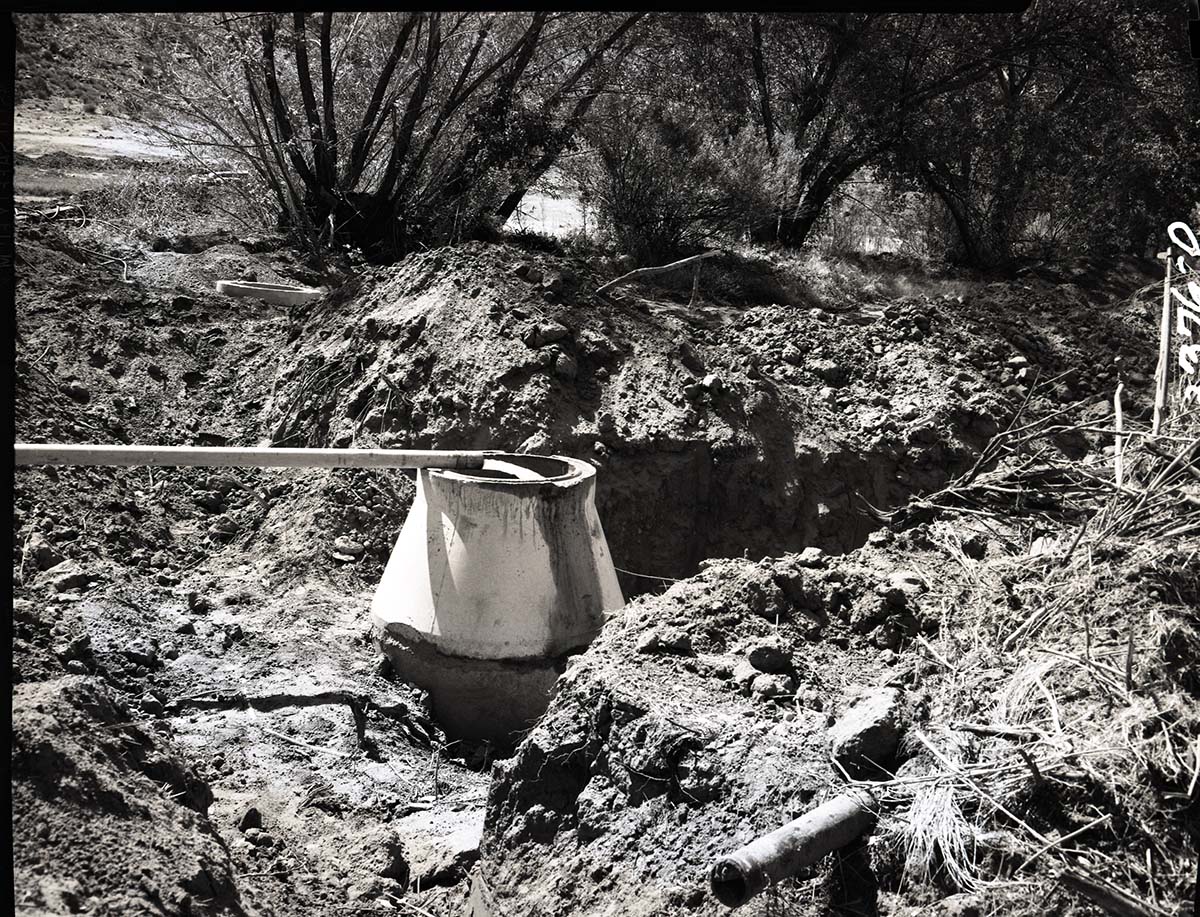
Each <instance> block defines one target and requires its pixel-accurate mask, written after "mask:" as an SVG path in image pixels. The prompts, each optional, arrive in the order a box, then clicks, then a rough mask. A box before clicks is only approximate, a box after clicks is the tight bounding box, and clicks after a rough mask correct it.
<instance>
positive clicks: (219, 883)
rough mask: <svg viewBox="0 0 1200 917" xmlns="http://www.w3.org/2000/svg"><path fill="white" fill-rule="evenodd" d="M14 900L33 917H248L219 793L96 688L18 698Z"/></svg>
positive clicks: (22, 691) (46, 684) (68, 683)
mask: <svg viewBox="0 0 1200 917" xmlns="http://www.w3.org/2000/svg"><path fill="white" fill-rule="evenodd" d="M12 704H13V734H12V812H13V826H14V828H13V866H14V872H15V879H16V887H15V893H16V901H17V903H18V905H20V906H21V907H22V908H23V910H24V912H25V913H55V914H62V913H81V912H86V913H89V914H112V915H118V914H132V913H150V912H153V913H158V914H178V915H189V914H196V913H205V914H243V913H245V911H244V910H243V908H242V906H241V903H240V901H239V899H238V894H237V891H236V889H235V887H234V880H233V876H232V869H231V865H230V862H229V854H228V852H227V851H226V849H225V846H224V844H223V842H222V841H221V839H220V838H219V837H218V835H217V833H216V832H215V831H214V830H213V828H212V826H211V825H210V824H209V822H208V819H207V817H206V813H207V810H208V806H209V804H210V803H211V802H212V792H211V790H210V789H209V788H208V786H207V784H205V783H204V782H203V781H201V780H200V779H199V778H197V777H196V776H195V775H194V774H193V773H192V772H191V771H190V770H189V769H188V768H187V766H186V765H184V764H182V763H181V762H180V760H179V758H178V757H177V755H176V753H175V752H174V751H172V750H171V747H170V745H169V743H168V742H166V741H165V740H164V739H163V738H162V737H161V736H159V735H156V734H155V731H154V730H153V729H144V728H142V727H141V726H139V725H137V724H136V723H134V722H131V715H130V711H129V710H128V709H127V708H125V707H124V706H123V705H122V704H121V703H120V702H119V701H117V700H116V699H115V698H114V697H113V695H112V694H111V693H110V692H109V691H107V690H106V689H104V688H103V687H101V686H99V685H97V684H95V683H94V682H92V681H91V680H90V679H87V678H83V677H79V676H65V677H61V678H57V679H53V680H49V681H41V682H38V683H36V684H23V685H17V686H16V688H15V689H14V691H13V698H12Z"/></svg>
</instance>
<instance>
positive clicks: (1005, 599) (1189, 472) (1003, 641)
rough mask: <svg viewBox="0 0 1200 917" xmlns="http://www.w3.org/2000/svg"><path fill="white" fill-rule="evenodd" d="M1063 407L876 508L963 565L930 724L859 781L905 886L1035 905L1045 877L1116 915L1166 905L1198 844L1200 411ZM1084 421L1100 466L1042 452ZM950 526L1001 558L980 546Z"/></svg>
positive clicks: (948, 602)
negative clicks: (879, 772) (1164, 414)
mask: <svg viewBox="0 0 1200 917" xmlns="http://www.w3.org/2000/svg"><path fill="white" fill-rule="evenodd" d="M1069 412H1070V409H1068V410H1066V411H1062V412H1056V413H1054V414H1051V415H1048V416H1045V417H1042V418H1039V419H1037V420H1032V421H1027V422H1024V423H1021V422H1020V420H1019V418H1020V414H1018V419H1017V420H1014V421H1013V423H1012V424H1011V425H1010V427H1009V429H1008V430H1006V431H1004V432H1003V433H1001V434H1000V435H998V436H997V437H995V438H994V439H993V440H992V442H991V443H990V445H989V446H988V448H987V449H986V450H985V451H984V453H983V454H982V455H981V457H980V462H979V463H978V464H977V465H976V466H975V468H973V469H972V470H971V471H970V472H968V473H967V474H965V475H963V476H962V477H960V478H959V479H957V480H955V481H953V482H951V484H950V485H948V486H947V487H946V488H944V489H943V490H941V491H939V492H937V493H935V494H932V495H930V496H927V497H925V498H924V499H921V500H914V501H912V502H911V503H910V504H909V505H908V506H907V507H905V508H904V509H903V510H902V511H899V512H897V513H895V514H892V515H891V520H892V523H893V525H895V526H905V525H911V524H913V523H914V522H919V521H924V522H928V523H929V529H928V530H929V532H930V536H931V538H932V540H933V541H934V542H935V543H937V544H938V545H940V547H941V548H942V549H943V550H944V551H945V552H946V553H947V554H949V555H950V556H951V557H953V558H955V559H956V560H957V561H958V562H959V563H958V565H957V566H958V570H959V574H960V575H959V576H957V577H956V578H955V581H954V582H953V583H951V584H948V588H947V590H946V592H945V595H946V598H945V599H944V605H943V607H942V609H941V616H942V627H941V631H940V633H941V637H940V639H939V641H938V643H937V645H934V644H931V643H926V644H925V649H926V650H927V651H928V653H929V654H930V656H931V657H933V659H934V660H935V661H936V662H937V664H938V665H940V666H941V667H942V669H943V670H944V673H945V678H944V679H943V680H942V681H941V683H940V684H941V688H940V690H939V691H938V693H937V696H936V697H935V698H934V699H933V705H932V709H931V721H932V722H934V723H937V724H941V725H938V726H934V727H930V728H929V729H927V730H926V731H925V732H919V733H914V734H913V735H912V737H911V738H910V740H909V741H911V742H912V744H913V747H912V748H911V751H912V752H913V754H912V756H911V757H910V758H909V760H907V761H906V762H905V764H904V765H903V766H902V767H901V768H900V769H899V770H898V772H897V773H896V774H895V776H894V779H891V780H889V781H885V782H883V783H872V784H871V786H872V788H873V789H874V791H875V792H876V793H877V795H880V796H881V797H882V798H883V799H884V804H885V808H886V809H888V810H889V812H890V814H889V816H888V817H887V818H886V819H885V820H884V823H883V828H882V831H883V835H884V838H885V841H888V842H889V843H885V844H884V845H883V846H884V847H885V849H894V850H896V851H897V855H898V856H900V855H902V856H903V861H904V877H905V881H907V882H914V881H918V880H919V881H932V882H934V883H935V884H937V885H940V886H942V887H946V888H951V889H954V890H968V891H979V890H982V889H984V888H998V887H1002V886H1007V887H1010V888H1012V887H1014V885H1015V887H1018V888H1021V890H1022V893H1023V895H1024V897H1025V898H1026V899H1027V900H1028V906H1029V909H1030V911H1031V912H1036V911H1040V909H1041V908H1042V906H1043V905H1044V904H1045V898H1044V893H1045V892H1046V891H1047V889H1048V885H1047V883H1049V882H1052V881H1054V880H1057V881H1058V882H1059V883H1060V884H1061V885H1062V886H1064V887H1066V888H1068V889H1071V890H1072V891H1073V892H1075V893H1077V894H1079V895H1082V896H1083V897H1085V898H1087V899H1089V900H1091V901H1092V902H1093V903H1095V904H1096V905H1098V906H1099V907H1101V908H1102V909H1104V910H1106V911H1108V912H1109V913H1113V914H1120V915H1155V914H1169V913H1175V912H1176V911H1175V905H1176V904H1177V903H1182V902H1183V901H1184V896H1185V893H1186V890H1187V889H1188V888H1189V887H1190V885H1191V882H1193V881H1194V878H1195V862H1196V860H1195V848H1196V845H1197V843H1198V841H1200V703H1198V697H1197V695H1198V694H1200V677H1198V676H1197V672H1198V671H1200V670H1198V668H1197V663H1198V662H1200V563H1198V562H1197V557H1198V555H1200V461H1198V460H1200V435H1198V433H1200V417H1198V415H1197V412H1195V411H1192V412H1190V413H1184V414H1181V415H1179V416H1177V417H1176V418H1174V419H1173V420H1172V421H1170V422H1168V423H1167V424H1165V425H1164V426H1163V427H1162V429H1161V430H1160V431H1159V432H1158V433H1157V434H1155V433H1153V432H1151V431H1150V430H1148V429H1140V428H1122V425H1121V424H1120V422H1119V421H1118V424H1117V426H1116V427H1109V426H1105V425H1102V424H1097V423H1086V422H1075V423H1072V422H1069V421H1067V420H1065V419H1064V418H1065V416H1066V415H1067V414H1068V413H1069ZM1079 434H1091V435H1092V436H1096V435H1100V436H1106V435H1107V436H1112V437H1113V438H1114V439H1115V443H1114V445H1113V446H1111V447H1110V448H1109V451H1110V452H1111V453H1112V456H1113V466H1112V467H1111V468H1101V467H1098V466H1097V465H1095V464H1090V465H1089V464H1088V463H1087V462H1086V460H1084V461H1072V460H1069V459H1066V458H1064V457H1063V455H1062V453H1061V452H1060V451H1059V450H1057V449H1056V448H1055V447H1054V445H1053V443H1054V441H1056V440H1057V441H1060V442H1061V441H1062V440H1061V438H1062V437H1063V436H1069V435H1079ZM951 518H953V519H954V522H953V523H951V522H950V521H949V520H950V519H951ZM964 522H965V525H966V526H967V527H971V528H975V529H976V530H977V531H978V532H981V533H982V532H986V533H988V535H989V536H990V537H993V538H1000V539H1002V540H1003V541H1005V542H1006V543H1007V544H1008V546H1009V548H1010V551H1011V553H1009V552H1006V553H1004V554H1001V555H997V556H989V557H987V558H986V559H984V558H983V557H982V555H981V552H980V551H978V549H977V542H975V541H973V540H972V535H971V534H970V533H967V534H966V535H965V536H964ZM1014 549H1015V550H1014ZM1180 913H1182V911H1180Z"/></svg>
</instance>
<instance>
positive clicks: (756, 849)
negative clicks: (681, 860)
mask: <svg viewBox="0 0 1200 917" xmlns="http://www.w3.org/2000/svg"><path fill="white" fill-rule="evenodd" d="M875 806H876V802H875V797H874V796H872V795H871V794H870V793H869V792H867V791H866V790H851V791H850V792H849V793H843V794H842V795H841V796H836V797H834V798H833V799H831V800H829V801H828V802H826V803H822V804H821V805H819V806H817V807H816V808H815V809H813V810H812V811H811V812H806V813H805V814H804V815H801V816H800V817H799V818H797V819H796V820H795V821H790V822H788V823H787V824H786V825H784V826H783V827H782V828H776V829H775V830H774V831H772V832H771V833H770V834H765V835H763V836H762V837H760V838H758V839H756V840H753V841H751V842H750V843H749V844H746V846H744V847H742V848H740V849H738V850H735V851H734V852H733V853H731V854H729V855H728V856H724V857H721V859H719V860H717V862H716V863H714V864H713V867H712V870H711V872H710V873H709V881H710V883H711V885H712V892H713V894H714V895H715V896H716V897H717V900H718V901H720V902H721V903H722V904H724V905H727V906H728V907H740V906H741V905H743V904H745V903H746V902H747V901H749V900H750V899H751V898H753V897H754V896H755V895H757V894H758V893H759V892H761V891H763V890H765V889H766V888H767V887H769V886H770V885H773V884H774V883H776V882H779V881H780V880H782V879H786V878H789V877H790V876H794V875H796V873H798V872H799V871H800V870H801V869H803V868H804V867H805V866H808V865H810V864H812V863H815V862H817V860H819V859H821V858H822V857H823V856H825V855H826V854H828V853H832V852H833V851H834V850H837V849H838V848H840V847H844V846H846V845H847V844H849V843H850V842H851V841H852V840H854V839H855V838H856V837H858V836H859V835H860V834H862V833H863V832H864V831H867V830H868V829H869V828H871V826H872V825H874V824H875V814H874V811H873V810H874V808H875Z"/></svg>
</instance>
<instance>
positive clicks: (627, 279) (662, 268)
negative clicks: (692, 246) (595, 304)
mask: <svg viewBox="0 0 1200 917" xmlns="http://www.w3.org/2000/svg"><path fill="white" fill-rule="evenodd" d="M720 254H722V253H721V252H719V251H711V252H704V253H703V254H700V255H692V256H691V257H690V258H681V259H679V260H678V261H672V262H671V263H670V264H663V265H659V266H657V267H639V268H635V269H634V270H632V271H630V272H629V273H628V274H622V275H621V276H620V277H618V278H616V279H615V280H610V281H609V282H608V283H606V284H604V285H603V286H602V287H598V288H597V289H596V292H597V293H607V292H608V291H609V290H612V289H614V288H616V287H619V286H621V285H622V284H626V283H631V282H632V281H634V280H637V279H639V278H641V277H654V276H657V275H658V274H666V273H668V272H670V271H674V270H677V269H678V268H681V267H687V266H688V265H689V264H699V262H700V261H702V260H704V259H705V258H715V257H717V255H720ZM698 285H699V277H698V276H697V277H696V279H695V284H694V287H695V286H698Z"/></svg>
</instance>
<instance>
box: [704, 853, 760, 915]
mask: <svg viewBox="0 0 1200 917" xmlns="http://www.w3.org/2000/svg"><path fill="white" fill-rule="evenodd" d="M710 884H711V886H712V893H713V895H714V896H715V897H716V899H717V900H718V901H720V902H721V903H722V904H723V905H725V906H726V907H740V906H741V905H743V904H745V903H746V902H747V901H749V900H750V897H751V895H750V888H749V883H748V882H747V881H746V877H745V876H744V875H742V871H741V870H740V869H738V867H737V864H736V863H732V862H730V861H728V860H722V861H721V862H719V863H717V864H716V865H715V866H714V867H713V870H712V876H711V878H710Z"/></svg>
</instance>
